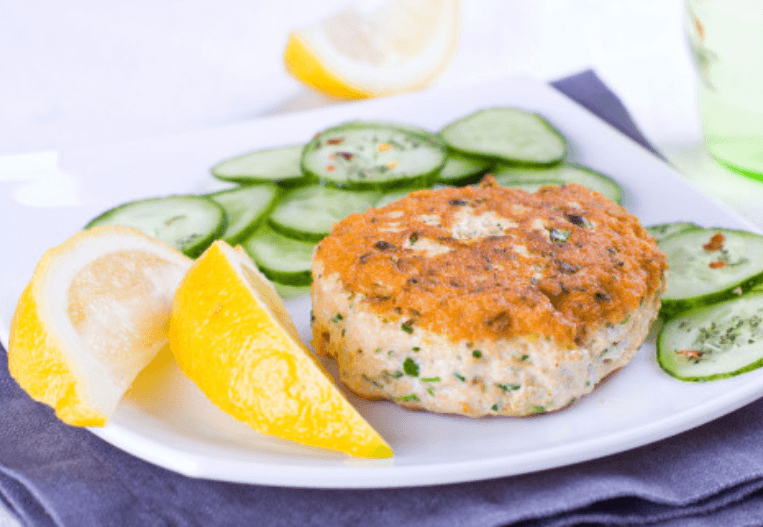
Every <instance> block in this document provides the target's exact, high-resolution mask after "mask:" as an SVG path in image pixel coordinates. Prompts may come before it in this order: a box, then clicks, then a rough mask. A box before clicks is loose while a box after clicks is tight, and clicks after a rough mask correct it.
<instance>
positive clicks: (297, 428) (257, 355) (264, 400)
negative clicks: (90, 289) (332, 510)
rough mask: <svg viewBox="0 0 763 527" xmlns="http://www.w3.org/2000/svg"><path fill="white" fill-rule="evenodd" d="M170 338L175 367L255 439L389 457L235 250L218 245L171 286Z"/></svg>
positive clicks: (266, 286)
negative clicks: (258, 434)
mask: <svg viewBox="0 0 763 527" xmlns="http://www.w3.org/2000/svg"><path fill="white" fill-rule="evenodd" d="M169 335H170V349H171V350H172V353H173V354H174V355H175V360H176V361H177V363H178V365H179V366H180V369H181V370H182V371H183V372H184V373H185V374H186V375H187V376H188V377H189V378H190V379H191V380H192V381H193V382H195V383H196V385H197V386H198V387H199V388H200V389H201V391H203V392H204V393H205V394H206V395H207V397H209V399H210V400H211V401H212V402H213V403H214V404H215V405H217V406H218V407H219V408H220V409H222V410H223V411H225V412H227V413H228V414H230V415H231V416H233V417H235V418H236V419H238V420H240V421H243V422H245V423H248V424H249V425H250V426H252V427H253V428H254V429H255V430H257V431H258V432H261V433H264V434H269V435H273V436H276V437H280V438H283V439H289V440H292V441H296V442H298V443H302V444H305V445H311V446H317V447H322V448H329V449H333V450H338V451H340V452H345V453H348V454H351V455H354V456H361V457H377V458H381V457H390V456H391V455H392V450H391V449H390V447H389V446H388V445H387V443H386V442H385V441H384V440H383V439H382V438H381V436H380V435H379V434H378V433H377V432H376V431H375V430H374V429H373V428H372V427H371V426H370V425H369V424H368V423H367V422H366V421H365V420H364V419H363V417H362V416H361V415H360V414H359V413H358V412H357V410H355V408H353V406H352V405H351V404H350V403H349V401H347V399H346V398H345V397H344V396H343V395H342V393H341V392H340V391H339V390H338V388H337V387H336V386H335V385H334V383H333V381H332V380H331V377H330V376H329V374H328V373H327V372H326V371H325V370H324V369H323V367H322V366H321V364H320V363H319V362H318V360H317V359H316V358H315V357H314V356H313V355H312V354H311V353H310V352H309V351H308V350H307V349H306V348H305V347H304V345H303V344H302V342H301V341H300V338H299V334H298V333H297V330H296V328H295V327H294V324H293V323H292V321H291V319H290V317H289V314H288V312H287V311H286V307H285V306H284V304H283V302H282V300H281V299H280V297H279V296H278V294H277V293H276V291H275V289H274V288H273V286H272V285H271V284H270V282H268V280H267V279H266V278H265V277H264V276H263V275H262V274H261V273H260V272H259V271H258V270H257V268H256V267H255V265H254V263H253V262H252V260H251V259H250V258H249V257H248V256H247V255H246V253H244V252H243V251H242V250H236V249H233V248H231V247H230V246H229V245H228V244H226V243H225V242H222V241H218V242H215V243H214V244H212V246H211V247H210V248H209V249H207V251H206V252H204V254H202V255H201V256H200V257H199V258H198V259H197V260H196V262H195V263H194V265H193V267H192V268H191V270H190V271H189V272H188V274H187V275H186V276H185V278H184V279H183V281H182V283H181V284H180V287H179V288H178V291H177V295H176V297H175V303H174V306H173V309H172V317H171V319H170V330H169Z"/></svg>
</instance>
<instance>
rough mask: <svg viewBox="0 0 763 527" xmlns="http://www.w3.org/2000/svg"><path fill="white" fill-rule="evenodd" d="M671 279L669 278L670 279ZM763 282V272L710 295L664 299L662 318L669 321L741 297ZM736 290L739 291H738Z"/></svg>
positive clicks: (661, 309)
mask: <svg viewBox="0 0 763 527" xmlns="http://www.w3.org/2000/svg"><path fill="white" fill-rule="evenodd" d="M668 280H669V279H668ZM759 284H763V273H760V274H757V275H755V276H753V277H750V278H748V279H746V280H743V281H742V282H740V283H739V284H737V285H734V286H732V287H729V288H728V289H724V290H723V291H719V292H717V293H711V294H709V295H703V296H695V297H692V298H682V299H680V300H669V299H667V300H665V299H663V300H662V307H661V308H660V318H662V319H663V320H666V321H669V320H671V319H673V318H675V317H677V316H678V315H683V314H684V313H686V312H687V311H689V310H694V309H701V308H703V307H707V306H709V305H712V304H717V303H719V302H725V301H727V300H733V299H735V298H739V297H740V296H742V295H744V294H745V293H748V292H750V291H751V290H753V289H754V288H755V286H757V285H759ZM734 291H737V292H736V293H735V292H734Z"/></svg>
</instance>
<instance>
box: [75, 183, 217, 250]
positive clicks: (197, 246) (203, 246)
mask: <svg viewBox="0 0 763 527" xmlns="http://www.w3.org/2000/svg"><path fill="white" fill-rule="evenodd" d="M176 198H180V199H188V198H190V199H203V200H205V201H206V202H208V203H211V204H212V205H213V206H214V207H216V208H217V209H219V211H220V215H221V219H220V221H219V222H218V224H217V227H216V228H215V229H214V230H213V231H210V232H209V233H208V234H207V235H206V236H204V237H202V238H200V239H199V240H197V241H196V242H195V243H194V244H192V245H189V246H186V247H183V246H178V245H174V247H175V248H176V249H178V250H179V251H180V252H182V253H183V254H185V255H186V256H188V257H189V258H197V257H198V256H200V255H201V253H203V252H204V251H205V250H207V248H208V247H209V246H210V245H212V242H214V241H215V240H217V239H218V238H220V236H222V233H223V232H225V228H226V227H227V226H228V221H227V218H226V216H225V210H224V209H223V208H222V207H221V206H220V204H219V203H217V202H216V201H214V200H213V199H211V198H209V197H206V196H199V195H195V194H172V195H169V196H162V197H157V198H147V199H140V200H135V201H129V202H127V203H122V204H121V205H117V206H116V207H113V208H111V209H109V210H107V211H105V212H103V213H101V214H100V215H98V216H96V217H95V218H93V219H92V220H90V221H89V222H88V224H87V225H85V227H84V229H90V228H91V227H95V226H97V225H122V226H127V227H133V226H132V225H129V224H127V223H122V222H119V223H112V222H110V221H109V219H110V218H112V217H113V216H115V215H117V214H119V213H120V212H121V211H122V210H123V209H124V208H126V207H132V206H133V205H135V204H139V203H144V202H147V203H150V202H158V201H164V200H172V199H176ZM133 228H135V227H133ZM145 234H147V235H148V236H152V237H153V235H152V234H151V233H145ZM165 243H167V242H165ZM168 245H173V244H170V243H168Z"/></svg>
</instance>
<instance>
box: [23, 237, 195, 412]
mask: <svg viewBox="0 0 763 527" xmlns="http://www.w3.org/2000/svg"><path fill="white" fill-rule="evenodd" d="M190 265H191V260H190V259H189V258H187V257H186V256H184V255H183V254H182V253H180V252H179V251H177V250H176V249H174V248H172V247H170V246H169V245H166V244H164V243H162V242H159V241H157V240H155V239H153V238H150V237H148V236H146V235H144V234H142V233H140V232H138V231H136V230H134V229H130V228H126V227H114V226H106V227H98V228H94V229H91V230H87V231H83V232H80V233H78V234H76V235H74V236H73V237H71V238H70V239H69V240H67V241H66V242H64V243H63V244H61V245H59V246H58V247H55V248H53V249H50V250H49V251H47V252H46V253H45V254H44V255H43V257H42V259H41V260H40V262H39V263H38V265H37V267H36V268H35V271H34V274H33V276H32V279H31V281H30V283H29V285H28V286H27V287H26V289H25V291H24V293H23V294H22V296H21V298H20V299H19V302H18V304H17V307H16V311H15V313H14V317H13V320H12V322H11V332H10V339H9V345H8V368H9V370H10V372H11V375H12V376H13V377H14V378H15V379H16V381H17V382H18V383H19V385H20V386H21V388H23V389H24V390H25V391H26V392H27V393H28V394H29V395H30V396H31V397H32V398H33V399H35V400H37V401H40V402H42V403H45V404H47V405H49V406H51V407H53V409H54V410H55V412H56V415H57V416H58V417H59V418H60V419H61V420H62V421H64V422H66V423H68V424H70V425H74V426H102V425H104V424H106V422H107V421H108V420H109V418H110V417H111V416H112V414H113V413H114V411H115V410H116V407H117V404H118V403H119V401H120V400H121V399H122V396H123V395H124V393H125V392H126V391H127V389H128V388H129V387H130V384H131V383H132V381H133V380H134V379H135V377H136V376H137V375H138V374H139V373H140V371H141V370H142V369H143V368H144V367H145V366H146V365H147V364H148V363H150V362H151V360H153V358H154V357H155V355H156V354H157V353H158V351H159V350H160V349H161V348H162V347H163V346H164V345H166V343H167V342H168V337H167V326H168V323H169V316H170V312H171V308H172V300H173V298H174V293H175V290H176V289H177V286H178V284H179V283H180V280H181V279H182V277H183V275H184V274H185V272H186V271H187V269H188V268H189V267H190Z"/></svg>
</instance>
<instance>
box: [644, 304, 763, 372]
mask: <svg viewBox="0 0 763 527" xmlns="http://www.w3.org/2000/svg"><path fill="white" fill-rule="evenodd" d="M657 361H658V362H659V364H660V366H661V367H662V369H664V370H665V371H666V372H668V373H669V374H670V375H672V376H674V377H676V378H678V379H681V380H682V381H711V380H714V379H723V378H725V377H732V376H734V375H739V374H740V373H744V372H748V371H751V370H754V369H756V368H759V367H760V366H761V365H763V294H761V293H752V294H748V295H745V296H743V297H741V298H736V299H734V300H727V301H725V302H721V303H718V304H714V305H711V306H707V307H702V308H700V309H695V310H692V311H688V312H686V313H682V314H681V315H680V316H678V317H676V318H674V319H672V320H670V321H668V322H667V323H666V324H665V325H664V326H663V327H662V330H661V331H660V333H659V336H658V337H657Z"/></svg>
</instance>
